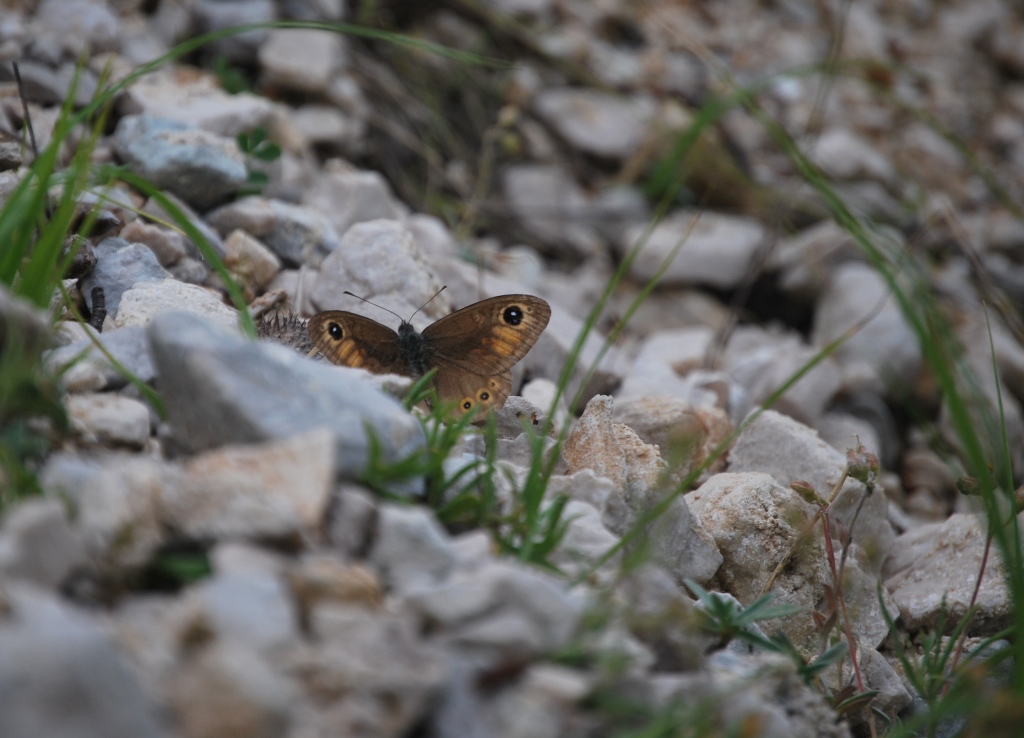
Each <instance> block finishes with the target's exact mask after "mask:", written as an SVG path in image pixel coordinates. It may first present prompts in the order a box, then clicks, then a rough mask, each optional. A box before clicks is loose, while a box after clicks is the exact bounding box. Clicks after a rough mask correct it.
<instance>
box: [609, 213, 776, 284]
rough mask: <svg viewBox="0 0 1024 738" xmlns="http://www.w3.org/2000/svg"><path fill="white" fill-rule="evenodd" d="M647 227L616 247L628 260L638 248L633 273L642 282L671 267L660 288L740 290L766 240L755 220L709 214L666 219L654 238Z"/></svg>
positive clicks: (639, 227) (627, 234) (638, 227)
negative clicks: (629, 255) (695, 287)
mask: <svg viewBox="0 0 1024 738" xmlns="http://www.w3.org/2000/svg"><path fill="white" fill-rule="evenodd" d="M647 228H648V226H647V225H646V224H644V225H635V226H632V227H631V228H628V229H627V230H626V232H625V235H624V236H623V238H622V239H621V240H620V241H619V242H618V244H617V246H618V249H619V253H620V254H622V255H623V256H625V254H627V253H628V252H629V251H630V250H631V249H633V248H635V247H637V246H639V248H640V252H639V254H638V255H637V257H636V259H635V260H634V261H633V263H632V264H631V266H630V274H631V275H632V276H633V277H634V278H635V279H638V280H640V281H647V280H650V279H654V277H655V275H656V274H658V273H659V272H660V271H661V269H662V266H663V265H664V264H665V263H666V262H667V264H668V266H667V268H666V269H665V271H664V273H663V274H662V275H661V277H660V280H659V284H675V285H692V284H705V285H708V286H710V287H716V288H719V289H732V288H735V287H736V286H737V285H738V284H739V283H740V282H741V281H742V280H743V278H744V276H745V275H746V274H747V271H748V270H749V268H750V262H751V260H752V259H753V257H754V254H755V253H756V251H757V248H758V245H759V244H760V243H761V240H762V238H764V228H763V226H761V225H760V224H759V223H758V222H757V221H756V220H754V219H752V218H742V217H736V216H729V215H720V214H717V213H711V212H706V211H705V212H702V213H697V212H693V211H689V212H688V211H683V212H680V213H678V214H675V215H671V216H669V217H667V218H665V219H664V220H663V221H661V222H660V223H658V225H656V226H655V227H654V230H653V231H651V232H650V233H649V234H648V233H647ZM676 249H678V251H676Z"/></svg>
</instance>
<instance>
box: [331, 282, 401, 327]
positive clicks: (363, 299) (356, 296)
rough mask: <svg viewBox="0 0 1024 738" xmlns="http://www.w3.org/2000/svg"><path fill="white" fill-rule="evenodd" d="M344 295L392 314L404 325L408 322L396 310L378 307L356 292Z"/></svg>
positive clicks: (347, 292) (346, 291)
mask: <svg viewBox="0 0 1024 738" xmlns="http://www.w3.org/2000/svg"><path fill="white" fill-rule="evenodd" d="M342 294H343V295H351V296H352V297H354V298H356V299H357V300H362V301H363V302H365V303H367V304H368V305H373V306H374V307H375V308H380V309H381V310H383V311H384V312H386V313H391V314H392V315H394V316H395V317H396V318H398V319H399V320H401V321H402V322H403V323H405V322H407V321H406V320H405V319H404V318H403V317H402V316H401V315H399V314H398V313H396V312H395V311H394V310H388V309H387V308H386V307H384V306H383V305H378V304H377V303H375V302H370V301H369V300H367V299H366V298H365V297H360V296H359V295H357V294H356V293H355V292H349V291H348V290H345V291H344V292H343V293H342ZM415 314H416V313H413V315H415Z"/></svg>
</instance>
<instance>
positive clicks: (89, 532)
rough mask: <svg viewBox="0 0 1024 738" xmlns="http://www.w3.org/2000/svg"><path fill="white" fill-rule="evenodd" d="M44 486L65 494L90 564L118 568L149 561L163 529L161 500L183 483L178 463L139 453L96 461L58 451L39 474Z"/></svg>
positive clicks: (163, 535) (103, 568)
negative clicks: (171, 463) (172, 463)
mask: <svg viewBox="0 0 1024 738" xmlns="http://www.w3.org/2000/svg"><path fill="white" fill-rule="evenodd" d="M41 481H42V484H43V488H44V489H45V490H46V491H47V492H48V493H49V494H53V495H59V496H61V497H63V498H66V499H67V500H68V501H69V502H70V503H71V506H72V509H73V510H74V516H75V527H76V529H77V530H78V531H79V533H80V535H81V537H82V540H83V541H84V543H85V547H86V551H87V553H88V557H89V564H90V566H91V567H92V568H94V569H96V570H98V571H100V572H101V573H104V574H105V573H111V572H114V573H118V574H121V575H123V573H124V572H123V570H124V569H133V568H137V567H140V566H143V565H144V564H145V563H147V562H148V561H149V559H150V557H151V556H152V555H153V553H154V552H155V551H156V550H157V549H158V548H159V547H160V546H161V545H163V543H164V541H165V540H166V538H167V533H166V530H165V528H164V525H163V521H162V520H161V510H160V501H161V500H162V499H163V498H164V497H165V496H168V495H172V494H173V491H174V490H175V489H176V488H177V487H178V486H179V485H180V484H181V472H180V470H179V469H177V468H176V467H174V466H172V465H170V464H166V463H163V462H160V461H157V460H155V459H151V458H146V457H142V456H128V455H120V454H110V455H108V456H103V457H100V458H98V459H97V460H94V461H86V460H84V459H81V458H78V457H75V456H72V455H69V454H59V455H56V456H54V457H52V458H51V459H50V460H49V461H48V463H47V465H46V467H45V468H44V469H43V473H42V474H41Z"/></svg>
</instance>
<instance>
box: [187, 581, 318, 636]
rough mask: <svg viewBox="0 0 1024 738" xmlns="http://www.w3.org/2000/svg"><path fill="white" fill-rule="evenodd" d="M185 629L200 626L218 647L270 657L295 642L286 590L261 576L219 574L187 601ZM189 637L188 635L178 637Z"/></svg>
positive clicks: (191, 593)
mask: <svg viewBox="0 0 1024 738" xmlns="http://www.w3.org/2000/svg"><path fill="white" fill-rule="evenodd" d="M183 607H184V610H185V613H186V615H185V617H184V619H183V621H182V623H181V627H183V628H194V627H196V625H199V626H201V627H203V628H205V629H206V631H207V632H208V633H210V634H211V636H212V637H213V639H215V640H216V641H219V642H229V641H230V642H235V643H238V644H241V645H243V646H245V647H246V648H247V649H248V650H250V651H254V652H256V653H260V654H265V655H273V654H277V653H280V652H281V651H282V650H283V649H285V648H286V647H288V646H292V645H294V644H295V642H296V641H297V639H298V629H297V627H298V621H297V617H296V612H295V608H294V604H293V602H292V599H291V595H290V592H289V591H288V588H287V586H285V584H284V582H283V581H282V580H281V578H280V577H278V576H276V575H274V574H271V573H268V572H265V571H249V572H234V573H230V574H219V575H217V576H215V577H213V578H212V579H206V580H204V581H202V582H200V583H199V584H198V585H196V586H195V587H193V588H192V589H190V590H189V591H188V593H187V594H186V595H185V602H184V603H183ZM182 635H187V634H182Z"/></svg>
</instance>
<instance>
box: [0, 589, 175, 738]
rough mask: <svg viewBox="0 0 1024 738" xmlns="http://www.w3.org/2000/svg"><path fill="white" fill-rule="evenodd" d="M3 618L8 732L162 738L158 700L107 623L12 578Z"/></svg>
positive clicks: (65, 737) (0, 729) (2, 692)
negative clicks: (137, 677)
mask: <svg viewBox="0 0 1024 738" xmlns="http://www.w3.org/2000/svg"><path fill="white" fill-rule="evenodd" d="M6 589H7V595H8V598H9V604H10V613H9V614H8V615H7V617H5V618H4V619H3V620H0V735H3V736H4V738H37V737H38V736H44V735H45V736H50V737H52V738H91V737H92V736H104V738H161V737H162V736H164V735H165V733H164V731H163V730H162V729H161V728H160V727H159V724H158V722H157V720H156V716H155V709H154V706H153V705H151V704H150V701H149V698H148V696H147V695H146V694H145V693H144V692H143V690H142V689H140V687H139V684H138V683H137V682H136V680H135V679H134V678H133V677H132V674H131V672H129V670H128V669H127V668H126V667H125V664H124V662H123V661H122V658H121V656H120V654H119V653H118V651H117V649H116V648H115V647H114V645H113V644H112V643H111V642H110V640H109V638H108V636H107V634H106V633H105V632H104V631H103V629H102V628H101V627H100V626H99V625H96V624H95V623H93V622H92V621H91V620H90V619H88V618H86V617H85V616H83V615H81V614H80V613H78V612H75V611H72V610H70V609H69V608H67V607H66V606H65V605H63V604H62V603H61V602H60V601H58V600H57V599H55V598H53V597H52V596H51V595H48V594H43V593H42V592H40V591H39V590H36V589H34V588H30V587H26V586H23V585H16V584H14V583H8V584H7V585H6Z"/></svg>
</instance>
